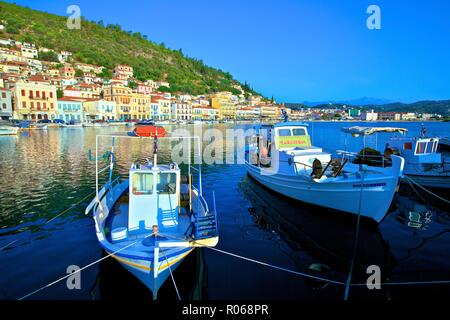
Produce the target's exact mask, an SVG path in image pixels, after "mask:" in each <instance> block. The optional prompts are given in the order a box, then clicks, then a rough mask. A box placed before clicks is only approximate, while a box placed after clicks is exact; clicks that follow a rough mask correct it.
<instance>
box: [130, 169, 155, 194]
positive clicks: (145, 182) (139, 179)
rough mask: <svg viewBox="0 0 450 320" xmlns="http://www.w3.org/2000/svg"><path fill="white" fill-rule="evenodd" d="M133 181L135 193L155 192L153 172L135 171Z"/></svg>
mask: <svg viewBox="0 0 450 320" xmlns="http://www.w3.org/2000/svg"><path fill="white" fill-rule="evenodd" d="M132 183H133V194H134V195H144V194H152V193H153V174H152V173H134V174H133V181H132Z"/></svg>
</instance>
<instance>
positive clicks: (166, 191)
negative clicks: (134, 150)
mask: <svg viewBox="0 0 450 320" xmlns="http://www.w3.org/2000/svg"><path fill="white" fill-rule="evenodd" d="M129 175H130V179H129V181H130V184H129V211H128V232H130V233H133V232H134V233H141V232H146V231H147V232H148V231H149V230H153V229H154V228H155V226H158V229H159V230H161V231H164V230H168V229H171V228H175V227H177V226H178V214H179V210H180V169H179V167H178V165H176V164H170V165H158V166H153V165H137V164H133V165H132V167H131V169H130V173H129Z"/></svg>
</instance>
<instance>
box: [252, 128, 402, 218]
mask: <svg viewBox="0 0 450 320" xmlns="http://www.w3.org/2000/svg"><path fill="white" fill-rule="evenodd" d="M255 129H256V131H255V135H253V136H252V137H251V140H250V142H249V143H248V145H247V147H246V151H247V152H246V160H245V166H246V169H247V172H248V174H249V175H250V176H251V177H253V178H254V179H255V180H257V181H258V182H260V183H261V184H262V185H264V186H266V187H267V188H269V189H271V190H273V191H275V192H278V193H280V194H282V195H284V196H287V197H290V198H293V199H296V200H300V201H303V202H307V203H311V204H314V205H318V206H321V207H326V208H331V209H334V210H338V211H342V212H346V213H352V214H356V215H358V216H362V217H366V218H369V219H372V220H374V221H376V222H378V223H379V222H381V221H382V220H383V218H384V217H385V215H386V213H387V211H388V209H389V207H390V205H391V202H392V200H393V198H394V195H395V192H396V190H397V185H398V183H399V178H400V176H401V175H402V171H403V165H404V159H403V158H401V157H399V156H395V155H392V166H391V167H387V168H383V167H376V166H371V165H367V164H355V163H352V162H351V161H349V160H350V158H349V157H348V156H347V155H343V156H340V157H339V158H335V159H332V155H331V154H330V153H328V152H324V151H323V149H322V148H320V147H315V146H313V145H312V144H311V138H310V136H309V134H308V125H307V124H305V123H301V122H289V121H286V122H281V123H277V124H274V125H259V126H257V127H256V128H255Z"/></svg>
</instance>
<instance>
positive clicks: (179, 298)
mask: <svg viewBox="0 0 450 320" xmlns="http://www.w3.org/2000/svg"><path fill="white" fill-rule="evenodd" d="M161 252H162V253H163V254H164V258H165V259H166V264H167V267H168V268H169V272H170V277H171V278H172V282H173V286H174V287H175V291H176V292H177V296H178V300H179V301H181V296H180V292H179V291H178V287H177V284H176V282H175V278H174V277H173V274H172V269H171V268H170V264H169V260H168V259H167V256H166V253H165V252H164V250H161ZM155 268H156V266H155Z"/></svg>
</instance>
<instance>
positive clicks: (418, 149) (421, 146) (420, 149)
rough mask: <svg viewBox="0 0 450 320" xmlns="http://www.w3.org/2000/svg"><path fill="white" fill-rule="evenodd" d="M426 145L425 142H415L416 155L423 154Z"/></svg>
mask: <svg viewBox="0 0 450 320" xmlns="http://www.w3.org/2000/svg"><path fill="white" fill-rule="evenodd" d="M426 145H427V143H426V142H417V147H416V154H423V153H425V148H426Z"/></svg>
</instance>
